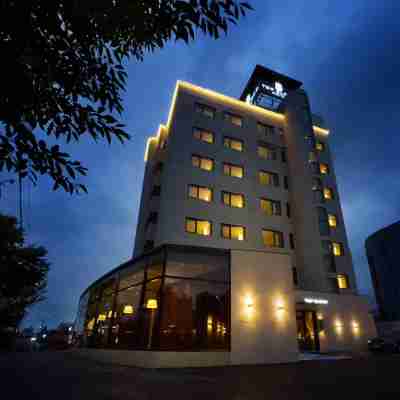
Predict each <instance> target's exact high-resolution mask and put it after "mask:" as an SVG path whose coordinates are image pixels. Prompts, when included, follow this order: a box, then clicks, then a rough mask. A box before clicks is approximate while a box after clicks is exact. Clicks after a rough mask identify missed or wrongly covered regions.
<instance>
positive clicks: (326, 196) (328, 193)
mask: <svg viewBox="0 0 400 400" xmlns="http://www.w3.org/2000/svg"><path fill="white" fill-rule="evenodd" d="M324 199H325V200H332V199H333V190H332V189H331V188H328V187H326V188H324Z"/></svg>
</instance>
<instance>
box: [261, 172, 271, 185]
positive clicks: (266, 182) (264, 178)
mask: <svg viewBox="0 0 400 400" xmlns="http://www.w3.org/2000/svg"><path fill="white" fill-rule="evenodd" d="M258 177H259V180H260V183H261V185H269V178H270V176H269V174H268V173H267V172H264V171H260V172H259V173H258Z"/></svg>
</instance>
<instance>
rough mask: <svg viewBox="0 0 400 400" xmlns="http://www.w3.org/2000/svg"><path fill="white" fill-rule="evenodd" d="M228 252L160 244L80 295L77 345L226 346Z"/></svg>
mask: <svg viewBox="0 0 400 400" xmlns="http://www.w3.org/2000/svg"><path fill="white" fill-rule="evenodd" d="M229 260H230V256H229V252H228V251H223V250H211V249H200V248H192V247H181V246H163V247H161V248H159V249H157V250H155V251H153V252H152V253H150V254H148V255H146V256H144V257H141V258H139V259H137V260H133V261H132V262H128V263H126V264H124V265H123V266H121V267H119V268H118V269H117V270H115V272H111V273H110V274H108V275H106V276H105V277H103V278H101V279H100V280H99V281H97V282H95V283H94V284H93V285H92V286H91V287H89V288H88V289H87V290H86V291H85V293H84V294H83V295H82V296H81V299H80V302H79V307H78V317H77V323H76V330H77V331H78V334H79V335H80V338H81V342H82V345H84V346H88V347H101V348H104V347H106V348H123V349H138V350H139V349H140V350H146V349H148V350H186V351H196V350H198V351H201V350H209V349H220V350H229V348H230V268H229Z"/></svg>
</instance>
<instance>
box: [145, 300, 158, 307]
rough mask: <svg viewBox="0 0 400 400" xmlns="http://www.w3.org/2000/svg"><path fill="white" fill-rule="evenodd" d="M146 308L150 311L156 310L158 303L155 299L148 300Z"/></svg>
mask: <svg viewBox="0 0 400 400" xmlns="http://www.w3.org/2000/svg"><path fill="white" fill-rule="evenodd" d="M146 308H148V309H150V310H155V309H157V308H158V302H157V299H148V300H147V303H146Z"/></svg>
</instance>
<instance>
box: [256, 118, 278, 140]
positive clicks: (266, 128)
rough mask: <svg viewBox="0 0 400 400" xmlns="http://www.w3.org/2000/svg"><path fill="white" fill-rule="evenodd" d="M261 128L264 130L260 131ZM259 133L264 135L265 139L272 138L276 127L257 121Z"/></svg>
mask: <svg viewBox="0 0 400 400" xmlns="http://www.w3.org/2000/svg"><path fill="white" fill-rule="evenodd" d="M260 127H262V128H264V129H260ZM257 132H258V133H260V134H262V135H264V136H265V137H271V136H272V135H273V134H274V133H275V127H274V126H273V125H269V124H265V123H263V122H260V121H257Z"/></svg>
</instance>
